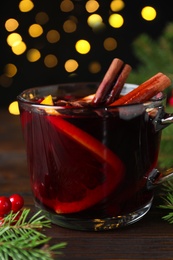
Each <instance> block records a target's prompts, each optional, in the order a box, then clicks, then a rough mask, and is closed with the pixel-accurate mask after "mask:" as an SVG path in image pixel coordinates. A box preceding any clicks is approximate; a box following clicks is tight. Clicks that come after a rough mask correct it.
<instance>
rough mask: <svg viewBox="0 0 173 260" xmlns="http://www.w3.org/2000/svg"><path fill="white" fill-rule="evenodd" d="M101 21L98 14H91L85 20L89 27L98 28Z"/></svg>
mask: <svg viewBox="0 0 173 260" xmlns="http://www.w3.org/2000/svg"><path fill="white" fill-rule="evenodd" d="M102 21H103V19H102V17H101V16H100V15H99V14H91V15H90V16H89V17H88V19H87V23H88V25H89V26H90V27H95V26H98V25H100V24H102Z"/></svg>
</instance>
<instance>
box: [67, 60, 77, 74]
mask: <svg viewBox="0 0 173 260" xmlns="http://www.w3.org/2000/svg"><path fill="white" fill-rule="evenodd" d="M78 66H79V64H78V62H77V61H76V60H73V59H69V60H67V61H66V62H65V65H64V67H65V70H66V71H67V72H73V71H75V70H76V69H77V68H78Z"/></svg>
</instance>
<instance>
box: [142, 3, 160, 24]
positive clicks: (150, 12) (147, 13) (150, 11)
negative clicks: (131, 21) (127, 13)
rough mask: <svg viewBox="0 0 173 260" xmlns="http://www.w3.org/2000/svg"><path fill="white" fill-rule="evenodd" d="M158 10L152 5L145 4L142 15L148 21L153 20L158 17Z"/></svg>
mask: <svg viewBox="0 0 173 260" xmlns="http://www.w3.org/2000/svg"><path fill="white" fill-rule="evenodd" d="M156 15H157V13H156V10H155V9H154V8H153V7H151V6H145V7H144V8H143V9H142V11H141V16H142V18H143V19H145V20H147V21H152V20H154V19H155V18H156Z"/></svg>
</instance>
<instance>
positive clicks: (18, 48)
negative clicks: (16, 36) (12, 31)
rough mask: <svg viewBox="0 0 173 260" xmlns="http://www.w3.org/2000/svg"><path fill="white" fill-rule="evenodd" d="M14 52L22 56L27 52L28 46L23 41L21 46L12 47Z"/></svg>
mask: <svg viewBox="0 0 173 260" xmlns="http://www.w3.org/2000/svg"><path fill="white" fill-rule="evenodd" d="M12 51H13V53H14V54H16V55H21V54H22V53H24V52H25V51H26V44H25V43H24V42H23V41H22V42H20V43H19V44H17V45H14V46H12Z"/></svg>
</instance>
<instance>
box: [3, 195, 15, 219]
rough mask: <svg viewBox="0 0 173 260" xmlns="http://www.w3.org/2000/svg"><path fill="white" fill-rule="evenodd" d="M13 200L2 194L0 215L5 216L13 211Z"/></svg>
mask: <svg viewBox="0 0 173 260" xmlns="http://www.w3.org/2000/svg"><path fill="white" fill-rule="evenodd" d="M11 206H12V205H11V201H10V199H9V198H8V197H6V196H0V216H1V217H3V216H4V215H7V214H8V213H9V212H10V211H11Z"/></svg>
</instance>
